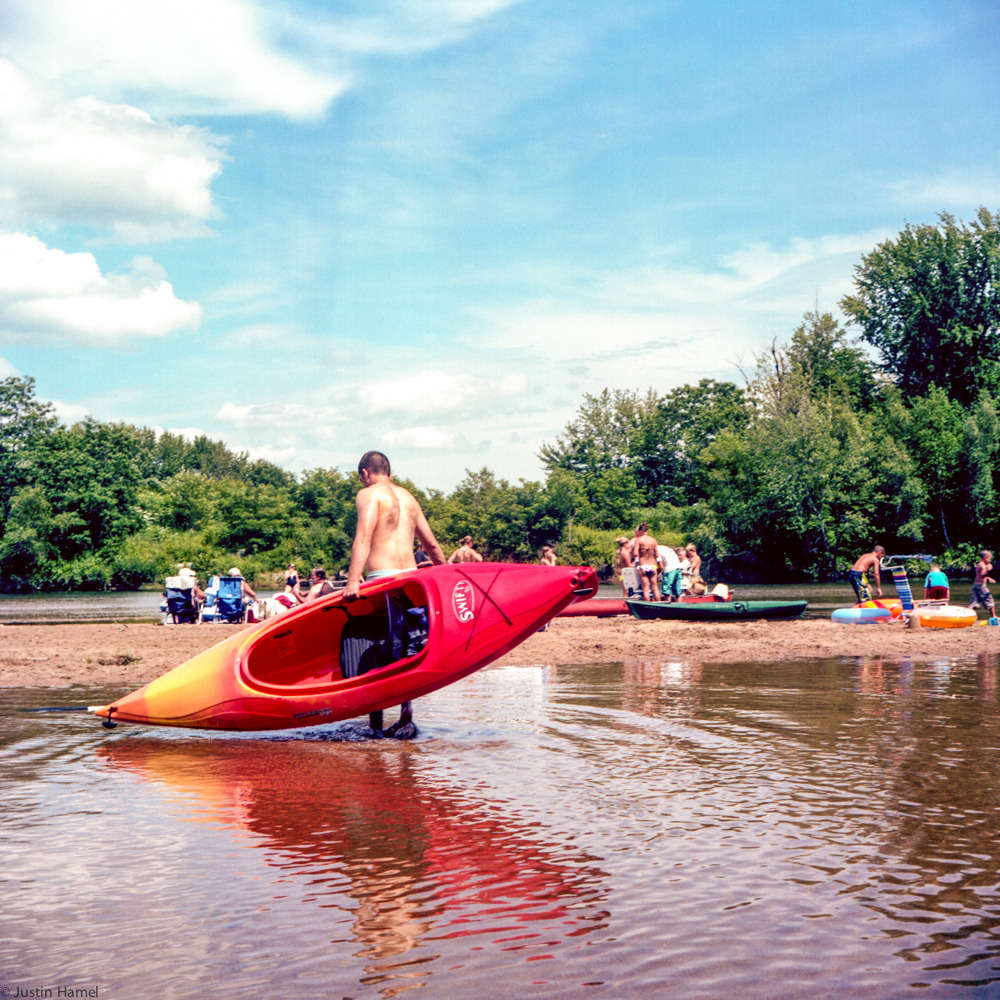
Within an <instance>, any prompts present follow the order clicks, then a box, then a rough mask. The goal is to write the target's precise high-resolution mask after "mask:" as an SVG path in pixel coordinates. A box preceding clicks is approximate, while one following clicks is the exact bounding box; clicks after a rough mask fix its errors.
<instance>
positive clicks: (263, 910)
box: [0, 657, 1000, 1000]
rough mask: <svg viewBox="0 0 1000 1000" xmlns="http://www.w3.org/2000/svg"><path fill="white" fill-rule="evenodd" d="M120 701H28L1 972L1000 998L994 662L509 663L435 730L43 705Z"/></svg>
mask: <svg viewBox="0 0 1000 1000" xmlns="http://www.w3.org/2000/svg"><path fill="white" fill-rule="evenodd" d="M117 693H119V692H118V691H117V690H115V691H108V690H105V691H83V690H80V689H71V691H70V692H57V694H56V695H55V696H54V695H53V693H52V692H39V691H34V690H29V691H13V692H7V693H6V695H5V699H4V705H3V708H2V709H0V712H2V721H3V727H2V732H3V737H2V742H0V809H2V811H0V873H2V874H0V877H2V879H3V883H4V893H3V899H4V910H3V917H2V920H3V924H4V927H3V933H2V934H0V987H3V988H6V989H9V990H10V991H11V993H10V994H8V995H15V994H16V990H17V989H18V988H20V989H21V990H28V989H50V990H52V991H53V992H52V993H51V994H49V995H51V996H55V995H56V993H55V990H56V989H57V988H58V987H59V986H63V987H70V988H76V989H98V990H99V995H100V996H101V997H109V998H116V1000H117V998H131V997H149V996H156V997H195V996H203V995H210V996H212V997H234V998H237V997H239V998H245V997H248V996H261V995H263V996H267V995H275V996H287V997H314V996H315V997H352V998H359V997H393V996H399V995H402V994H404V993H406V992H408V991H410V990H422V991H423V992H420V993H417V994H414V995H415V996H416V995H422V996H429V997H431V996H432V997H435V998H439V997H440V998H445V1000H452V998H454V1000H467V998H470V997H476V996H490V997H497V998H506V997H510V998H521V997H531V996H538V997H546V998H549V997H579V996H592V997H596V998H622V997H648V996H658V997H660V996H665V997H677V998H685V1000H686V998H702V997H704V998H719V997H738V998H753V997H769V998H770V997H788V998H803V997H810V998H812V997H827V996H829V997H837V998H845V997H865V998H872V997H879V998H881V997H900V996H907V995H913V996H914V997H918V996H919V997H959V996H960V997H979V996H982V997H987V996H998V995H1000V894H998V863H1000V805H998V798H1000V797H998V794H997V787H998V785H997V779H998V771H1000V712H998V704H997V662H996V659H995V658H993V657H990V658H989V659H983V660H980V661H942V662H939V663H931V664H921V663H916V664H911V663H908V662H904V663H897V662H892V661H888V660H879V659H867V660H861V659H842V660H833V661H825V662H809V663H804V662H792V663H787V662H786V663H780V664H755V665H706V666H697V665H689V664H680V663H670V662H665V661H664V662H660V661H653V660H648V661H633V662H630V663H625V664H605V665H580V666H572V667H559V668H552V667H545V668H543V667H521V668H504V669H497V668H494V669H487V670H484V671H481V672H480V673H478V674H475V675H473V676H472V677H469V678H467V679H466V680H464V681H462V682H460V683H458V684H455V685H453V686H452V687H449V688H446V689H444V690H443V691H440V692H438V693H437V694H435V695H432V696H429V697H427V698H424V699H421V701H420V702H418V722H419V724H420V726H421V730H422V735H421V737H420V738H419V739H418V740H416V741H414V742H411V743H400V742H396V741H388V740H386V741H374V740H368V739H366V738H365V733H366V731H367V730H366V728H365V727H364V726H363V725H362V724H361V723H348V724H340V725H337V726H331V727H326V728H322V727H321V728H315V729H310V730H299V731H292V732H289V733H286V734H278V735H277V736H276V735H275V734H269V735H267V736H259V735H249V734H244V735H226V736H219V735H212V734H203V733H193V732H185V731H177V730H168V729H154V728H141V727H131V728H129V727H126V726H121V727H119V728H118V729H116V730H114V732H109V731H107V730H105V729H103V728H102V727H101V726H100V725H99V723H98V722H97V720H95V719H93V718H92V717H90V716H88V715H86V714H83V713H54V712H42V713H36V712H25V711H23V709H25V708H37V707H40V706H47V705H51V704H52V703H53V701H56V702H59V701H60V700H61V701H62V702H63V703H67V702H68V701H75V702H80V703H86V702H91V703H103V702H105V701H107V700H110V698H111V697H113V696H114V695H115V694H117ZM0 995H3V994H2V990H0ZM36 995H40V996H41V995H45V994H36ZM64 995H65V994H64Z"/></svg>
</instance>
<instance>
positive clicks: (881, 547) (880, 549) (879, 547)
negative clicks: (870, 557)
mask: <svg viewBox="0 0 1000 1000" xmlns="http://www.w3.org/2000/svg"><path fill="white" fill-rule="evenodd" d="M875 551H876V552H881V553H882V555H885V548H884V547H883V546H881V545H876V546H875Z"/></svg>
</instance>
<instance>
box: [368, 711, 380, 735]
mask: <svg viewBox="0 0 1000 1000" xmlns="http://www.w3.org/2000/svg"><path fill="white" fill-rule="evenodd" d="M368 725H369V726H371V728H372V729H374V730H375V732H376V733H379V732H381V731H382V709H379V710H378V711H377V712H369V713H368Z"/></svg>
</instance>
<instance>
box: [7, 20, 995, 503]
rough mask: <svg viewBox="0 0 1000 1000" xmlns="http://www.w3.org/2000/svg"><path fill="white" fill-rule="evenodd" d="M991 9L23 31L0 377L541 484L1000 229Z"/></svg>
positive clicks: (12, 54)
mask: <svg viewBox="0 0 1000 1000" xmlns="http://www.w3.org/2000/svg"><path fill="white" fill-rule="evenodd" d="M998 109H1000V8H998V7H997V5H996V4H995V2H987V0H982V2H980V0H976V2H972V0H947V2H928V0H907V2H905V3H904V2H898V3H893V2H867V0H860V2H854V3H843V2H842V0H839V2H835V3H834V2H826V0H816V2H811V3H808V4H805V3H802V4H792V3H787V2H785V3H778V2H770V0H760V2H756V3H750V2H745V3H733V2H709V3H706V2H703V0H702V2H697V3H696V2H684V0H677V2H660V0H646V2H631V0H624V2H618V3H614V4H609V3H604V2H602V3H590V2H586V0H572V2H563V0H422V2H421V0H410V2H404V0H365V2H360V0H358V2H344V3H338V2H330V0H327V2H322V3H319V2H310V0H301V2H300V0H268V2H267V3H252V2H248V0H197V2H194V0H170V2H169V3H168V2H161V0H143V2H142V3H136V2H135V0H5V3H4V6H3V10H2V12H0V376H7V375H17V374H19V375H28V376H33V377H34V378H35V379H36V382H37V393H38V395H39V397H40V398H43V399H47V400H51V401H52V402H53V403H54V405H55V406H56V407H57V411H58V412H59V414H60V416H61V417H62V419H63V420H65V421H67V422H72V421H73V420H75V419H80V418H81V417H83V416H84V415H87V414H89V415H91V416H93V417H95V418H97V419H99V420H103V421H112V420H124V421H127V422H129V423H133V424H136V425H140V426H152V427H157V428H161V429H167V430H172V431H181V432H184V433H188V434H195V433H205V434H208V435H209V436H211V437H212V438H217V439H221V440H223V441H225V442H226V443H227V444H228V445H229V446H230V447H231V448H233V449H236V450H246V451H249V452H250V454H251V455H252V456H253V457H259V458H266V459H268V460H270V461H273V462H276V463H278V464H279V465H282V466H283V467H285V468H287V469H290V470H292V471H301V470H304V469H310V468H317V467H324V468H326V467H332V466H336V467H339V468H341V469H343V470H349V469H352V468H353V467H354V466H355V464H356V462H357V458H358V456H359V455H360V454H361V453H362V452H363V451H365V450H367V449H368V448H379V449H381V450H383V451H385V452H386V453H387V454H388V455H389V456H390V458H391V459H392V462H393V467H394V471H396V472H398V473H399V474H401V475H403V476H406V477H408V478H410V479H412V480H414V481H415V482H416V483H417V484H418V485H421V486H424V487H434V488H439V489H445V490H448V489H450V488H451V487H453V486H454V485H455V484H456V483H457V482H458V481H459V480H461V479H462V477H463V476H464V474H465V470H466V469H472V470H478V469H480V468H482V467H483V466H486V467H488V468H490V469H492V470H493V471H494V472H495V473H496V474H497V475H499V476H501V477H504V478H508V479H511V480H515V481H516V480H517V479H520V478H525V479H540V478H542V477H543V473H542V469H541V468H540V466H539V463H538V461H537V457H536V456H537V452H538V449H539V446H540V445H541V444H542V443H543V442H545V441H551V440H552V439H553V438H555V436H556V435H558V434H559V433H560V432H561V431H562V430H563V429H564V427H565V425H566V422H567V421H568V420H569V419H571V418H572V417H573V415H574V413H575V412H576V410H577V408H578V407H579V405H580V403H581V402H582V400H583V396H584V393H599V392H600V391H601V390H602V389H603V388H605V387H610V388H621V389H638V390H641V391H645V390H646V389H647V388H648V387H652V388H654V389H655V390H656V391H657V392H660V393H665V392H667V391H669V390H670V389H672V388H674V387H676V386H679V385H682V384H684V383H687V382H696V381H697V380H698V379H700V378H715V379H724V380H733V381H740V378H741V377H740V371H739V367H740V366H742V367H743V368H749V367H752V364H753V359H754V357H755V355H756V354H758V353H759V352H760V351H762V350H763V349H765V348H766V347H767V346H768V345H769V344H770V343H771V342H772V341H773V340H775V339H777V340H778V342H779V343H781V342H784V341H786V340H788V338H789V337H790V335H791V333H792V331H793V330H794V329H795V327H796V326H797V325H798V323H799V322H800V321H801V319H802V317H803V315H804V314H805V313H806V312H807V311H810V310H812V309H813V308H814V307H815V306H816V305H818V306H819V308H820V310H821V311H831V312H834V313H835V314H838V315H839V313H838V311H837V302H838V300H839V299H840V297H841V296H842V295H843V294H844V293H845V292H846V291H848V290H849V289H850V287H851V279H852V274H853V269H854V267H855V266H856V265H857V264H858V263H859V262H860V259H861V256H862V254H864V253H866V252H867V251H869V250H871V249H872V248H873V247H874V246H876V245H877V244H878V243H879V242H880V241H881V240H884V239H886V238H890V237H892V236H893V235H894V234H896V233H898V232H899V230H900V229H902V228H903V226H904V225H905V224H906V223H907V222H914V223H922V222H933V221H935V220H936V218H937V213H939V212H941V211H948V212H951V213H953V214H954V215H956V216H957V217H958V218H960V219H965V220H969V219H971V218H972V217H973V215H974V213H975V211H976V210H977V208H978V207H979V206H980V205H986V206H987V207H988V208H990V209H991V210H993V211H997V210H1000V127H998V125H1000V122H998V118H1000V113H998Z"/></svg>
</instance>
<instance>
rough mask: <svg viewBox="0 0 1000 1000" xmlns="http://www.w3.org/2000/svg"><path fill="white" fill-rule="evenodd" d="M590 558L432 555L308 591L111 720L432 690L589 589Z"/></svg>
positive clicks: (353, 712) (328, 704)
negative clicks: (451, 559)
mask: <svg viewBox="0 0 1000 1000" xmlns="http://www.w3.org/2000/svg"><path fill="white" fill-rule="evenodd" d="M596 592H597V575H596V574H595V572H594V571H593V569H591V568H590V567H587V566H584V567H572V566H558V567H551V566H519V565H514V564H509V563H503V564H501V563H471V564H470V563H463V564H455V565H448V566H435V567H432V568H431V569H426V570H420V571H419V572H418V571H414V572H410V573H404V574H400V575H399V576H395V577H388V578H386V579H383V580H378V581H374V582H372V583H368V584H365V585H364V586H363V587H362V589H361V596H360V597H359V598H358V599H357V600H354V601H345V600H344V597H343V594H342V593H336V594H331V595H330V596H329V597H324V598H322V599H320V600H318V601H310V602H309V603H308V604H304V605H302V606H301V607H299V608H296V609H295V610H293V611H290V612H288V613H287V614H285V615H282V616H280V617H278V618H272V619H268V620H267V621H264V622H261V623H259V624H257V625H252V626H250V627H249V628H246V629H242V630H241V631H239V632H237V633H236V634H234V635H232V636H230V637H228V638H226V639H224V640H223V641H222V642H220V643H219V644H218V645H216V646H213V647H212V648H211V649H208V650H206V651H205V652H203V653H200V654H199V655H198V656H195V657H193V658H192V659H190V660H188V661H187V662H186V663H183V664H181V665H180V666H179V667H175V668H174V669H173V670H171V671H168V672H167V673H166V674H164V675H163V676H162V677H159V678H157V679H156V680H154V681H151V682H150V683H149V684H147V685H146V686H145V687H143V688H140V689H139V690H138V691H134V692H133V693H131V694H128V695H125V696H124V697H123V698H119V699H118V700H117V701H115V702H112V703H111V704H110V705H102V706H97V707H94V708H92V709H91V710H92V711H93V712H94V713H95V714H96V715H97V716H99V717H101V718H103V719H106V720H109V721H113V722H137V723H148V724H153V725H163V726H187V727H192V728H200V729H234V730H257V729H286V728H291V727H294V726H312V725H316V724H318V723H325V722H337V721H340V720H342V719H351V718H354V717H356V716H363V715H366V714H368V713H370V712H376V711H380V710H382V709H385V708H391V707H392V706H394V705H399V704H401V703H402V702H404V701H410V700H411V699H413V698H417V697H419V696H420V695H424V694H428V693H429V692H431V691H436V690H437V689H438V688H441V687H444V686H445V685H446V684H451V683H452V682H453V681H457V680H458V679H459V678H461V677H465V676H466V675H468V674H470V673H472V672H473V671H474V670H478V669H479V668H480V667H483V666H485V665H486V664H487V663H490V662H491V661H493V660H495V659H497V658H498V657H500V656H502V655H503V654H504V653H506V652H507V651H508V650H510V649H512V648H513V647H514V646H516V645H518V643H520V642H522V641H523V640H524V639H526V638H527V637H528V636H530V635H532V634H534V633H535V632H537V631H538V629H539V628H541V627H542V626H543V625H544V624H545V623H546V622H548V621H549V620H550V619H551V618H552V617H553V616H554V615H556V614H558V613H559V612H560V611H561V610H562V609H563V608H564V607H566V605H568V604H570V603H572V602H573V601H576V600H583V599H586V598H589V597H592V596H593V595H594V594H595V593H596Z"/></svg>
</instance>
